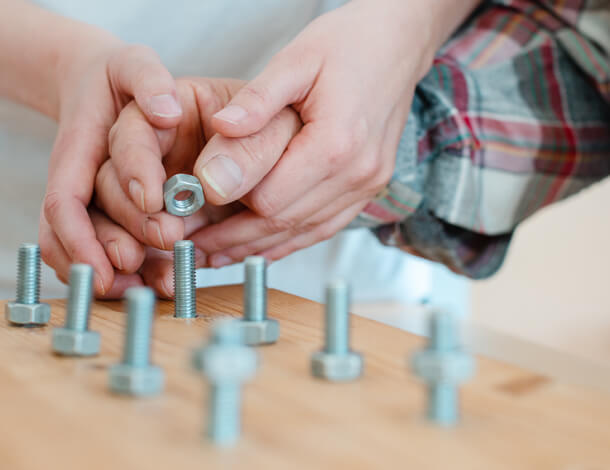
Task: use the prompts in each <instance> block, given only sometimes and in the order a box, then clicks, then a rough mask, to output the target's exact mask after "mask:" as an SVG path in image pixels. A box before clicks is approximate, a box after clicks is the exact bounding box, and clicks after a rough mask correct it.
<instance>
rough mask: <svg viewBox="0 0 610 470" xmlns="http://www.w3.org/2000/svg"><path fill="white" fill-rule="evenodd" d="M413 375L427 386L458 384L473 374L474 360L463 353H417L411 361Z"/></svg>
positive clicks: (426, 351) (425, 351)
mask: <svg viewBox="0 0 610 470" xmlns="http://www.w3.org/2000/svg"><path fill="white" fill-rule="evenodd" d="M411 365H412V367H413V371H414V372H415V374H416V375H417V376H418V377H420V378H421V379H422V380H424V381H426V382H427V383H429V384H435V383H445V384H458V383H461V382H464V381H466V380H468V379H469V378H470V377H472V376H473V374H474V368H475V365H474V359H473V357H472V356H470V355H469V354H466V353H465V352H462V351H459V350H455V351H443V352H439V351H431V350H429V349H424V350H423V351H417V352H416V353H415V354H414V355H413V358H412V360H411Z"/></svg>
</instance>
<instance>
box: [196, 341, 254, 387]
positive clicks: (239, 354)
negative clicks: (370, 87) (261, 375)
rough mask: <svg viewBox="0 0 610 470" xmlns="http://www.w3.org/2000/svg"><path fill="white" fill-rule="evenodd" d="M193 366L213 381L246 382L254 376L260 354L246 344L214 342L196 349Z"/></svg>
mask: <svg viewBox="0 0 610 470" xmlns="http://www.w3.org/2000/svg"><path fill="white" fill-rule="evenodd" d="M193 366H194V367H195V369H197V370H199V371H201V372H202V373H203V374H205V375H206V376H207V377H208V379H209V380H210V382H213V383H221V382H244V381H246V380H248V379H250V378H252V377H253V376H254V373H255V372H256V368H257V366H258V356H257V354H256V352H255V351H253V350H252V349H250V348H248V347H246V346H239V345H230V346H228V345H215V344H212V345H208V346H206V347H204V348H201V349H198V350H196V351H195V353H194V355H193Z"/></svg>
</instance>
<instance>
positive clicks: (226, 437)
mask: <svg viewBox="0 0 610 470" xmlns="http://www.w3.org/2000/svg"><path fill="white" fill-rule="evenodd" d="M240 428H241V389H240V386H239V385H238V384H234V383H228V384H213V385H211V386H210V396H209V420H208V436H209V437H210V439H211V440H212V441H213V442H215V443H217V444H221V445H230V444H233V443H234V442H235V441H237V438H238V436H239V434H240Z"/></svg>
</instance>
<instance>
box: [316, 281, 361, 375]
mask: <svg viewBox="0 0 610 470" xmlns="http://www.w3.org/2000/svg"><path fill="white" fill-rule="evenodd" d="M349 305H350V301H349V286H348V284H347V283H346V282H345V281H343V280H337V281H333V282H331V283H329V284H328V285H327V287H326V331H325V333H326V334H325V338H326V341H325V345H324V349H323V350H322V351H318V352H316V353H314V355H313V356H312V358H311V370H312V373H313V375H314V376H316V377H320V378H323V379H327V380H331V381H349V380H354V379H356V378H358V377H360V376H361V375H362V371H363V368H364V361H363V359H362V356H361V355H360V354H358V353H356V352H353V351H350V348H349Z"/></svg>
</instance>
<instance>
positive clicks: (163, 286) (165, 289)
mask: <svg viewBox="0 0 610 470" xmlns="http://www.w3.org/2000/svg"><path fill="white" fill-rule="evenodd" d="M167 285H168V283H167V279H166V278H163V279H161V290H162V291H163V293H165V297H167V298H168V299H171V298H172V297H173V296H174V295H173V294H172V293H171V292H170V289H168V287H167Z"/></svg>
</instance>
